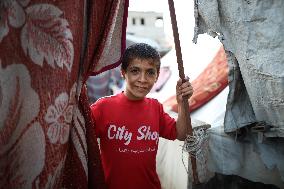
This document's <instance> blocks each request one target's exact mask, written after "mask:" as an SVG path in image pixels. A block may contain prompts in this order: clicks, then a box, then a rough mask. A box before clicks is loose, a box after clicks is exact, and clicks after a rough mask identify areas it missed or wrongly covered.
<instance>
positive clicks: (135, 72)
mask: <svg viewBox="0 0 284 189" xmlns="http://www.w3.org/2000/svg"><path fill="white" fill-rule="evenodd" d="M129 71H130V73H131V74H133V75H138V74H140V73H141V70H140V69H137V68H132V69H130V70H129ZM146 74H147V75H148V76H150V77H153V76H156V70H154V69H150V70H146Z"/></svg>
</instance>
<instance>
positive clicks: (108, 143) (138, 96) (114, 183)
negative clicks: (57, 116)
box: [91, 43, 193, 189]
mask: <svg viewBox="0 0 284 189" xmlns="http://www.w3.org/2000/svg"><path fill="white" fill-rule="evenodd" d="M159 70H160V55H159V53H158V52H157V51H156V50H155V49H154V48H152V47H151V46H149V45H147V44H144V43H139V44H134V45H132V46H130V47H128V48H127V49H126V51H125V53H124V55H123V57H122V65H121V74H122V76H123V78H124V79H125V82H126V89H125V91H124V92H122V93H120V94H117V95H114V96H108V97H104V98H101V99H99V100H98V101H97V102H96V103H94V104H93V105H92V106H91V110H92V115H93V118H94V121H95V130H96V134H97V137H98V138H100V149H101V157H102V164H103V169H104V173H105V179H106V183H107V186H108V188H110V189H160V188H161V186H160V181H159V178H158V175H157V173H156V154H157V149H158V141H159V136H160V137H164V138H167V139H170V140H175V139H179V140H184V139H185V138H186V127H188V125H185V122H184V120H185V112H183V108H181V106H182V97H183V96H186V97H188V98H189V97H191V95H192V93H193V89H192V86H191V84H190V83H189V81H188V79H187V80H186V81H185V82H184V83H182V81H181V79H180V80H179V81H178V82H177V86H176V95H177V102H178V105H179V107H180V108H179V113H178V118H177V121H175V120H174V119H173V118H171V117H170V116H169V115H168V114H167V113H165V112H164V110H163V106H162V105H161V104H160V103H159V102H158V101H157V100H155V99H151V98H147V97H146V95H147V94H148V93H149V92H150V90H151V88H152V87H153V85H154V84H155V82H156V81H157V79H158V76H159Z"/></svg>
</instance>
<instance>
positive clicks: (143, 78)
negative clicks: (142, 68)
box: [139, 72, 147, 82]
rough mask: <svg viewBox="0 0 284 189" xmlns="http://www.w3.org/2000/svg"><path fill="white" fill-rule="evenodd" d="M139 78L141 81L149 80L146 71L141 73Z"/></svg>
mask: <svg viewBox="0 0 284 189" xmlns="http://www.w3.org/2000/svg"><path fill="white" fill-rule="evenodd" d="M139 80H140V81H144V82H145V81H147V76H146V73H143V72H142V73H141V74H140V77H139Z"/></svg>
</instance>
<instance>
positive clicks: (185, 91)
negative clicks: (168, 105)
mask: <svg viewBox="0 0 284 189" xmlns="http://www.w3.org/2000/svg"><path fill="white" fill-rule="evenodd" d="M188 80H189V79H188V77H187V78H186V81H185V82H184V83H182V80H181V79H179V80H178V82H177V85H176V100H177V103H178V118H177V123H176V129H177V139H178V140H185V138H186V135H187V131H188V127H190V125H186V119H187V118H186V116H187V114H188V112H185V108H183V102H182V98H183V97H184V96H185V97H186V98H187V99H189V98H190V97H191V96H192V94H193V88H192V86H191V83H190V82H189V81H188ZM189 124H191V120H190V117H189Z"/></svg>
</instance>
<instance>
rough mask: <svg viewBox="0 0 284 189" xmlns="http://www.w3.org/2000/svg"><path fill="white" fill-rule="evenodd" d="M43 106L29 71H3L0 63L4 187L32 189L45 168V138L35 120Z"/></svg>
mask: <svg viewBox="0 0 284 189" xmlns="http://www.w3.org/2000/svg"><path fill="white" fill-rule="evenodd" d="M4 89H5V90H4ZM39 104H40V100H39V96H38V94H37V93H36V92H35V90H34V89H33V88H32V87H31V77H30V74H29V71H28V70H27V68H26V67H25V66H24V65H23V64H12V65H9V66H7V67H5V68H2V65H1V60H0V188H15V189H17V188H32V183H33V181H34V179H35V178H36V177H38V175H39V174H40V173H41V171H42V169H43V166H44V161H45V137H44V132H43V129H42V126H41V125H40V123H39V122H37V121H36V119H35V118H36V117H37V116H38V113H39ZM34 151H36V152H37V153H36V154H34ZM30 154H33V155H32V156H31V155H30ZM35 162H36V166H35V164H34V163H35Z"/></svg>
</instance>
